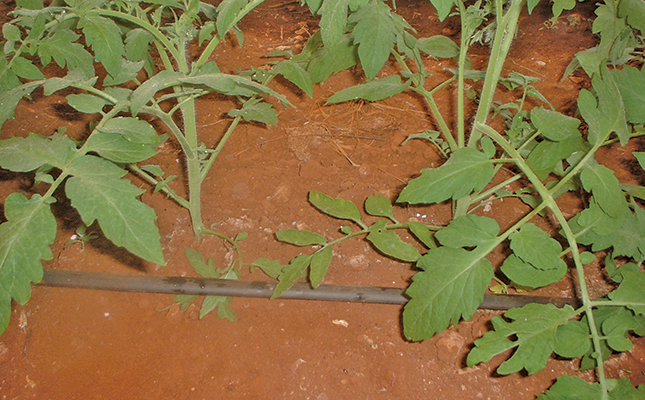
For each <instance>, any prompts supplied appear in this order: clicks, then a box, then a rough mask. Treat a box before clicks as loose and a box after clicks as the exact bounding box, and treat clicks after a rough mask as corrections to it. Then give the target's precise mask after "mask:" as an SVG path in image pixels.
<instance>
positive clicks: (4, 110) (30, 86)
mask: <svg viewBox="0 0 645 400" xmlns="http://www.w3.org/2000/svg"><path fill="white" fill-rule="evenodd" d="M42 84H43V81H36V82H29V83H25V84H23V85H20V86H18V87H15V88H13V89H11V90H8V91H4V92H0V128H1V127H2V125H3V124H4V123H5V121H6V120H8V119H11V118H13V113H14V111H15V109H16V106H17V105H18V102H20V100H22V98H23V97H25V96H28V95H30V94H31V92H33V91H34V90H35V89H36V88H37V87H38V86H40V85H42Z"/></svg>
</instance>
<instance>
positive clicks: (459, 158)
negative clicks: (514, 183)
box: [397, 147, 495, 204]
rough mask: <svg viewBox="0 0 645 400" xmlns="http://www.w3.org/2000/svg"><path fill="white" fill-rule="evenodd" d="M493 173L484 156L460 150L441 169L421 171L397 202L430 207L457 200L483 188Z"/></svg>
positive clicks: (470, 150) (490, 164)
mask: <svg viewBox="0 0 645 400" xmlns="http://www.w3.org/2000/svg"><path fill="white" fill-rule="evenodd" d="M494 173H495V171H494V168H493V164H492V163H491V162H490V160H489V159H488V158H487V157H486V156H485V155H484V154H483V153H480V152H479V151H477V150H475V149H473V148H471V147H465V148H461V149H458V150H456V151H455V152H453V153H452V155H451V156H450V159H448V161H447V162H446V163H445V164H443V165H442V166H441V167H439V168H434V169H423V170H421V176H420V177H418V178H415V179H413V180H411V181H410V182H409V183H408V185H407V186H406V187H405V188H404V189H403V190H402V191H401V194H400V195H399V198H398V199H397V202H401V203H402V202H407V203H412V204H419V203H422V204H431V203H440V202H442V201H444V200H448V199H449V198H451V197H452V198H453V199H459V198H461V197H464V196H466V195H467V194H469V193H471V192H472V191H478V190H481V189H483V188H484V186H486V184H488V182H489V181H490V180H491V179H492V177H493V175H494Z"/></svg>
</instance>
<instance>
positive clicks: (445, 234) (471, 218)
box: [435, 214, 499, 247]
mask: <svg viewBox="0 0 645 400" xmlns="http://www.w3.org/2000/svg"><path fill="white" fill-rule="evenodd" d="M498 234H499V224H498V223H497V221H495V220H494V219H492V218H488V217H482V216H479V215H473V214H467V215H464V216H461V217H459V218H457V219H454V220H452V221H450V224H448V226H447V227H445V228H443V229H441V230H440V231H437V233H435V238H436V239H437V240H438V241H439V242H440V243H441V244H443V245H444V246H448V247H475V246H479V245H480V244H485V243H490V242H491V241H495V240H496V238H497V235H498Z"/></svg>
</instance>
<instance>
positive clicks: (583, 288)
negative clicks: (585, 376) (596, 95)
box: [475, 123, 609, 400]
mask: <svg viewBox="0 0 645 400" xmlns="http://www.w3.org/2000/svg"><path fill="white" fill-rule="evenodd" d="M475 128H476V129H477V130H479V131H480V132H483V133H485V134H486V135H488V136H489V137H490V138H491V139H493V140H495V141H496V142H497V143H498V144H499V145H500V146H501V147H502V148H503V149H504V151H506V152H507V153H508V154H509V155H510V156H511V157H513V159H514V160H515V161H514V162H515V164H516V165H517V166H518V167H519V168H520V169H521V170H522V172H524V174H525V175H526V177H527V178H528V179H529V180H530V181H531V183H532V184H533V186H534V187H535V189H536V190H537V192H538V193H539V194H540V196H541V198H542V201H543V203H542V204H543V205H547V206H548V207H549V208H550V209H551V211H552V212H553V214H554V215H555V217H556V219H557V220H558V222H559V223H560V226H561V227H562V230H563V231H564V233H565V236H566V238H567V241H568V242H569V247H570V248H571V254H572V256H573V261H574V264H575V266H576V271H577V273H578V284H579V289H580V295H581V297H582V303H583V306H582V309H583V310H584V312H585V315H587V320H588V321H589V331H590V332H591V335H592V342H593V346H594V351H595V352H596V353H597V354H598V357H599V358H598V359H596V368H598V370H597V371H598V381H599V383H600V387H601V389H602V398H603V400H605V399H609V397H608V388H607V380H606V378H605V371H604V366H603V361H602V356H601V354H602V351H601V347H600V339H599V333H598V330H597V328H596V323H595V319H594V315H593V311H592V307H593V305H592V302H591V299H590V297H589V292H588V290H587V284H586V280H585V273H584V268H583V265H582V261H581V260H580V252H579V251H578V243H577V241H576V237H575V235H574V233H573V231H572V230H571V227H570V226H569V223H568V222H567V220H566V218H565V217H564V215H563V214H562V211H561V210H560V208H559V207H558V205H557V204H556V203H555V200H554V198H553V196H552V193H553V191H549V190H548V189H547V188H546V187H545V186H544V185H543V184H542V182H541V181H540V179H539V178H538V177H537V175H535V173H534V172H533V171H532V170H531V168H530V167H529V166H528V164H527V163H526V161H525V160H524V159H523V158H522V156H521V155H520V153H519V152H518V151H517V150H516V149H515V148H513V146H512V145H511V144H510V143H509V142H508V141H506V140H505V139H504V138H503V137H502V136H501V135H500V134H499V133H498V132H497V131H495V130H494V129H493V128H491V127H489V126H487V125H483V124H481V123H476V124H475ZM599 142H601V141H599ZM589 154H593V153H591V152H590V153H589ZM536 209H537V208H536ZM534 211H535V210H534Z"/></svg>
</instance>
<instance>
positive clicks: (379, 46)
mask: <svg viewBox="0 0 645 400" xmlns="http://www.w3.org/2000/svg"><path fill="white" fill-rule="evenodd" d="M327 1H329V0H327ZM323 7H324V6H323ZM349 23H355V24H356V26H354V30H353V31H352V33H353V34H354V43H355V44H358V58H359V59H360V60H361V66H362V67H363V71H364V72H365V76H366V77H367V79H368V80H372V79H373V78H374V77H375V76H376V74H377V73H378V72H379V71H380V70H381V68H383V65H385V62H386V61H387V60H388V58H390V51H392V48H393V47H394V42H395V41H396V35H397V29H396V26H395V25H394V21H393V20H392V16H391V10H390V7H389V6H388V5H387V4H385V3H383V2H380V1H372V2H370V3H368V4H367V5H366V6H365V7H363V8H361V9H360V10H358V11H357V12H355V13H353V14H352V15H351V16H350V17H349ZM323 38H324V32H323Z"/></svg>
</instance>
